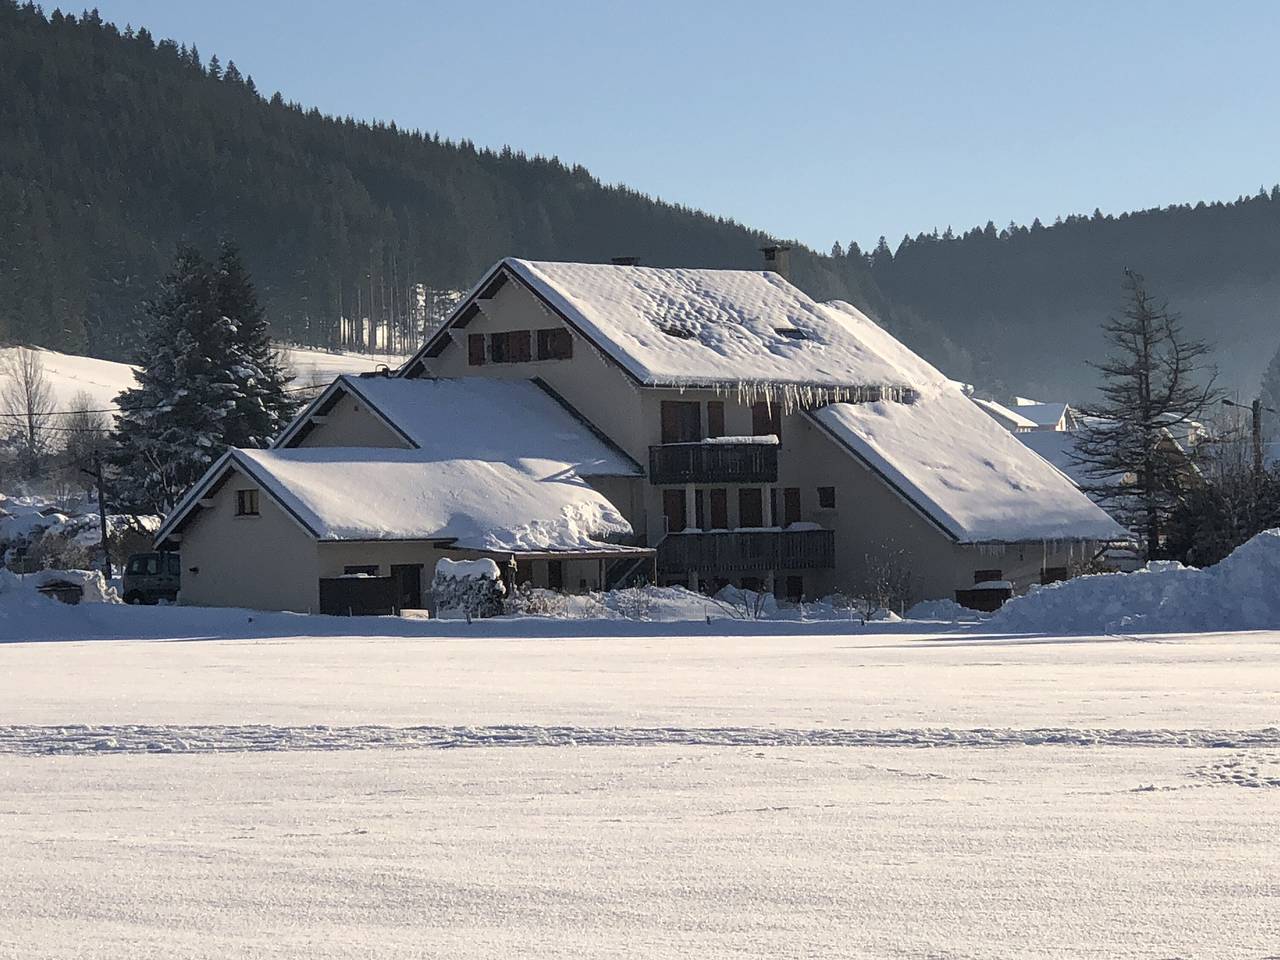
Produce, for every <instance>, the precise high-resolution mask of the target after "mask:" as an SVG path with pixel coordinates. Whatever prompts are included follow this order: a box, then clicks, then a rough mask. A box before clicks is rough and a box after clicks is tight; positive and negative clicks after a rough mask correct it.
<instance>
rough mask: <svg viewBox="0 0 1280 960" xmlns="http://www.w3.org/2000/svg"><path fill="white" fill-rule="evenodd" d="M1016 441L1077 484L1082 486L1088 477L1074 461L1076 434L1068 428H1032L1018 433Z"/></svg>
mask: <svg viewBox="0 0 1280 960" xmlns="http://www.w3.org/2000/svg"><path fill="white" fill-rule="evenodd" d="M1018 442H1019V443H1021V444H1023V445H1024V446H1026V447H1029V448H1031V449H1032V450H1034V451H1035V452H1036V453H1038V454H1039V455H1040V456H1042V457H1044V458H1045V459H1046V460H1048V461H1049V462H1050V463H1052V464H1053V465H1054V466H1055V467H1057V468H1058V469H1059V470H1061V471H1062V472H1063V473H1065V474H1066V475H1067V476H1068V477H1070V478H1071V479H1072V480H1073V481H1074V482H1075V483H1076V484H1077V485H1079V486H1084V485H1085V484H1087V483H1088V482H1089V479H1090V478H1089V477H1088V476H1087V475H1086V474H1085V472H1084V467H1082V466H1081V465H1080V464H1079V463H1077V462H1076V460H1075V458H1074V457H1072V453H1073V452H1074V450H1075V446H1076V435H1075V434H1074V433H1072V432H1071V431H1069V430H1032V431H1030V432H1028V433H1020V434H1018Z"/></svg>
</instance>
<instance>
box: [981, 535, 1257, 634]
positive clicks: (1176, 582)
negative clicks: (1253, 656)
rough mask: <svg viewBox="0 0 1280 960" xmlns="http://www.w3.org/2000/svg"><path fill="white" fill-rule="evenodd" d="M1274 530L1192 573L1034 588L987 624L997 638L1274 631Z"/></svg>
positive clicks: (1148, 572) (1166, 565)
mask: <svg viewBox="0 0 1280 960" xmlns="http://www.w3.org/2000/svg"><path fill="white" fill-rule="evenodd" d="M1277 584H1280V529H1275V530H1267V531H1264V532H1263V533H1260V534H1258V535H1257V536H1256V537H1254V538H1253V539H1251V540H1250V541H1248V542H1247V543H1245V544H1243V545H1242V546H1240V547H1237V548H1236V549H1235V550H1234V551H1233V552H1232V553H1231V555H1230V556H1228V557H1227V558H1226V559H1225V560H1223V561H1222V562H1221V563H1219V564H1217V565H1216V566H1212V567H1206V568H1205V569H1203V570H1197V569H1196V568H1194V567H1184V566H1183V565H1182V564H1180V563H1178V562H1176V561H1171V560H1166V561H1158V562H1153V563H1149V564H1147V566H1146V567H1144V568H1143V569H1141V570H1138V571H1136V572H1134V573H1111V574H1099V575H1095V576H1088V577H1080V578H1078V579H1075V580H1066V581H1063V582H1062V583H1055V584H1050V585H1049V586H1045V587H1038V588H1035V589H1033V590H1032V591H1031V592H1030V593H1029V594H1027V595H1026V596H1025V597H1018V598H1015V599H1013V600H1010V601H1009V602H1008V603H1006V604H1005V605H1004V607H1003V608H1001V610H1000V611H999V612H998V613H997V614H996V615H995V616H994V617H992V619H991V621H990V623H991V626H992V627H994V628H996V629H998V630H1002V631H1010V632H1013V631H1027V632H1032V633H1082V634H1105V633H1178V632H1184V631H1201V630H1223V631H1228V630H1265V629H1277V628H1280V589H1277Z"/></svg>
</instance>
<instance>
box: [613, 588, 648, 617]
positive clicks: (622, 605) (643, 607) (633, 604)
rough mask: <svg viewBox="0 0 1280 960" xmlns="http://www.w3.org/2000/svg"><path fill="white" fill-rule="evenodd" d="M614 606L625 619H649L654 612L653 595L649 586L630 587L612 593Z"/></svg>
mask: <svg viewBox="0 0 1280 960" xmlns="http://www.w3.org/2000/svg"><path fill="white" fill-rule="evenodd" d="M611 598H612V600H613V603H612V607H613V609H614V610H616V611H617V612H618V615H619V616H620V617H622V619H624V620H649V619H650V617H651V615H652V613H653V595H652V594H651V593H650V592H649V588H648V587H628V588H627V589H625V590H614V591H613V592H612V593H611Z"/></svg>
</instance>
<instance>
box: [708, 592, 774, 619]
mask: <svg viewBox="0 0 1280 960" xmlns="http://www.w3.org/2000/svg"><path fill="white" fill-rule="evenodd" d="M712 600H713V601H714V602H715V604H716V606H717V607H719V609H720V610H721V611H722V612H724V613H727V614H728V615H729V616H731V617H733V618H734V619H735V620H768V619H771V618H773V617H775V616H777V614H778V599H777V597H775V596H774V595H773V594H772V593H757V592H756V591H755V590H742V589H740V588H738V587H735V586H732V585H731V586H727V587H725V588H723V589H722V590H721V591H720V592H719V593H717V594H716V595H715V596H714V597H713V598H712Z"/></svg>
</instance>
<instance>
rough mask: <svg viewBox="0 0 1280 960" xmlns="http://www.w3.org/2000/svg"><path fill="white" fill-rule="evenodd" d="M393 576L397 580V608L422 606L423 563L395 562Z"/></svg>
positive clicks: (412, 608)
mask: <svg viewBox="0 0 1280 960" xmlns="http://www.w3.org/2000/svg"><path fill="white" fill-rule="evenodd" d="M391 578H392V579H393V580H395V582H396V591H397V598H396V609H397V610H417V609H420V608H421V607H422V564H420V563H393V564H392V565H391Z"/></svg>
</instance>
